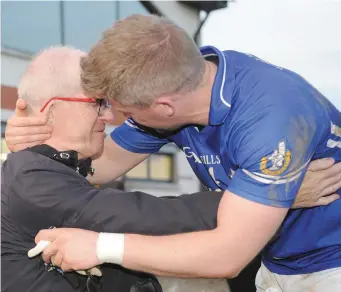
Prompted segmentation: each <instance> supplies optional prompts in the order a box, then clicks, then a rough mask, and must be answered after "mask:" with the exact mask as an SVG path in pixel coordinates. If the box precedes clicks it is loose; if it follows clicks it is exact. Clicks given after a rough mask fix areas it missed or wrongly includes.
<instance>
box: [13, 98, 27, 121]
mask: <svg viewBox="0 0 341 292" xmlns="http://www.w3.org/2000/svg"><path fill="white" fill-rule="evenodd" d="M15 116H17V117H27V114H26V104H25V101H24V100H23V99H20V98H19V99H18V100H17V102H16V106H15Z"/></svg>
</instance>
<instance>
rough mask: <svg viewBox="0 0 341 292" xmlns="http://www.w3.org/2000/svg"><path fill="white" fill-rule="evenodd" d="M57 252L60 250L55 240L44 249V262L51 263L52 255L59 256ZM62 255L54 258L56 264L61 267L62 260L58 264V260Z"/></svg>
mask: <svg viewBox="0 0 341 292" xmlns="http://www.w3.org/2000/svg"><path fill="white" fill-rule="evenodd" d="M57 252H58V248H57V245H56V244H55V243H54V242H51V243H50V244H49V245H48V246H47V247H45V248H44V250H43V254H42V258H43V260H44V262H45V263H49V262H50V261H51V257H52V256H57ZM59 254H60V253H59ZM60 257H61V255H59V258H56V257H55V258H54V264H55V265H56V266H58V267H60V265H61V262H62V261H60V262H59V263H58V264H57V262H56V261H57V260H60Z"/></svg>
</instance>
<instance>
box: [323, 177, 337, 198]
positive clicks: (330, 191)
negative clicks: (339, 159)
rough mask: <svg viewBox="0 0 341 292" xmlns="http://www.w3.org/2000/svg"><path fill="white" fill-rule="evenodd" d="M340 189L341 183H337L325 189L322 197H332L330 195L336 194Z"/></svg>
mask: <svg viewBox="0 0 341 292" xmlns="http://www.w3.org/2000/svg"><path fill="white" fill-rule="evenodd" d="M340 188H341V181H339V182H337V183H336V184H334V185H331V186H329V187H326V188H324V189H323V191H322V193H321V195H322V196H327V195H330V194H334V193H336V191H337V190H339V189H340Z"/></svg>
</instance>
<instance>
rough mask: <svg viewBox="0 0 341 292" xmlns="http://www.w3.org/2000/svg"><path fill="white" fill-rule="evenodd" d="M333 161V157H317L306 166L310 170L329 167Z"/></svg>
mask: <svg viewBox="0 0 341 292" xmlns="http://www.w3.org/2000/svg"><path fill="white" fill-rule="evenodd" d="M334 163H335V160H334V159H333V158H323V159H317V160H314V161H312V162H310V164H309V166H308V170H310V171H319V170H324V169H327V168H329V167H331V166H332V165H333V164H334Z"/></svg>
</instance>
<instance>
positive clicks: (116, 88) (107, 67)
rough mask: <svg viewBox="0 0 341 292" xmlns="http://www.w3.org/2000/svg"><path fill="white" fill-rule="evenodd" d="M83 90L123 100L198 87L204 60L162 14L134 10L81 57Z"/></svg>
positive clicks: (142, 100)
mask: <svg viewBox="0 0 341 292" xmlns="http://www.w3.org/2000/svg"><path fill="white" fill-rule="evenodd" d="M81 68H82V73H81V82H82V87H83V90H84V92H85V93H86V94H88V95H90V96H106V97H108V98H110V99H114V100H116V101H117V102H119V103H120V104H122V105H126V106H127V105H141V106H149V105H150V104H151V103H152V102H153V101H154V100H155V99H156V98H158V97H160V96H163V95H171V94H175V93H186V92H189V91H192V90H194V89H196V88H197V87H198V86H199V85H200V83H201V81H202V79H203V75H204V70H205V61H204V58H203V57H202V55H201V53H200V50H199V48H198V47H197V46H196V44H195V43H194V41H193V39H192V38H191V37H190V36H189V35H188V34H187V33H186V32H185V31H184V30H183V29H181V28H179V27H177V26H176V25H175V24H173V23H172V22H170V21H168V20H166V19H165V18H162V17H158V16H153V15H149V16H144V15H132V16H129V17H127V18H126V19H123V20H121V21H118V22H116V23H115V24H114V25H113V27H112V28H110V29H108V30H106V31H105V32H104V33H103V35H102V38H101V40H100V41H99V42H98V43H97V44H96V45H95V46H94V47H93V48H92V49H91V51H90V53H89V54H88V55H87V56H86V57H84V58H82V60H81Z"/></svg>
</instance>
